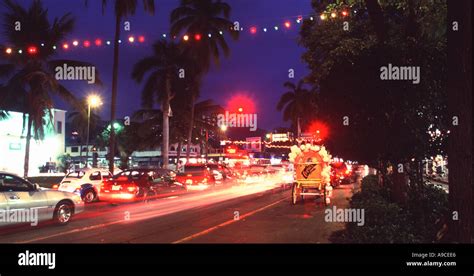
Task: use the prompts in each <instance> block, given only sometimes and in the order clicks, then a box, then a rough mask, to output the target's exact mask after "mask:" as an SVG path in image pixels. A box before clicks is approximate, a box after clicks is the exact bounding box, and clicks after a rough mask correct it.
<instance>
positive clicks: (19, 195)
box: [0, 172, 84, 226]
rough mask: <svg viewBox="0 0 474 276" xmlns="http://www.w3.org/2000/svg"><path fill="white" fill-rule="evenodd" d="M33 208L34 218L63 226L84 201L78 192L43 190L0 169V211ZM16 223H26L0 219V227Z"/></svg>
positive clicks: (80, 209) (82, 207)
mask: <svg viewBox="0 0 474 276" xmlns="http://www.w3.org/2000/svg"><path fill="white" fill-rule="evenodd" d="M35 209H36V210H37V211H35V212H37V217H36V218H37V220H38V221H45V220H53V221H54V222H56V223H57V224H59V225H65V224H67V223H69V221H70V220H71V218H72V217H73V216H74V215H75V214H78V213H81V212H82V211H83V210H84V202H83V201H82V199H81V197H80V196H79V195H78V194H74V193H69V192H62V191H56V190H51V189H44V188H41V187H40V186H39V185H38V184H32V183H31V182H29V181H27V180H25V179H23V178H21V177H19V176H17V175H15V174H12V173H7V172H0V210H3V211H6V210H8V211H9V212H12V211H15V212H17V211H18V212H19V211H22V212H24V211H33V210H35ZM18 223H27V222H26V221H4V220H0V226H7V225H12V224H18ZM30 223H31V222H30Z"/></svg>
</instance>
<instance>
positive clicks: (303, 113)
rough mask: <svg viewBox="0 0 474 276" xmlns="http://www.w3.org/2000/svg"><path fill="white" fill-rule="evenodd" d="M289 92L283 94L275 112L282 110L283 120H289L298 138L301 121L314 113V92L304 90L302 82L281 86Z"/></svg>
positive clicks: (306, 119) (287, 83) (286, 83)
mask: <svg viewBox="0 0 474 276" xmlns="http://www.w3.org/2000/svg"><path fill="white" fill-rule="evenodd" d="M283 86H284V87H285V88H287V89H289V91H287V92H285V93H284V94H283V95H282V96H281V97H280V101H279V102H278V104H277V110H278V111H282V110H283V120H285V121H288V120H290V121H291V123H292V127H293V129H294V133H295V134H296V135H297V136H299V135H300V132H301V120H302V119H305V122H307V121H308V118H309V117H310V116H311V115H312V114H313V113H314V112H315V111H316V92H315V91H313V90H309V89H307V88H305V87H304V86H305V82H304V80H300V81H299V82H298V84H296V85H295V84H294V83H292V82H289V81H287V82H285V83H284V85H283Z"/></svg>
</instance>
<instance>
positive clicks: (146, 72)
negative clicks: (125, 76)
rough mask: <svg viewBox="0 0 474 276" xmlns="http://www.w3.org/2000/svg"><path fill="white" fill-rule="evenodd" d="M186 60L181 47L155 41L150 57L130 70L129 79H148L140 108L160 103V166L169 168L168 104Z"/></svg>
mask: <svg viewBox="0 0 474 276" xmlns="http://www.w3.org/2000/svg"><path fill="white" fill-rule="evenodd" d="M187 63H188V60H187V59H186V57H185V56H184V55H183V51H182V48H181V47H180V46H179V45H178V44H177V43H174V42H171V41H167V40H158V41H157V42H156V43H154V44H153V55H151V56H149V57H145V58H143V59H142V60H140V61H139V62H137V63H136V64H135V66H134V68H133V71H132V78H133V79H135V80H136V81H137V82H142V81H143V79H144V78H145V77H146V78H147V80H146V82H145V85H144V86H143V90H142V106H143V107H144V108H147V109H151V108H153V106H154V104H156V103H159V104H161V110H162V112H163V125H162V127H163V143H162V147H161V150H162V157H163V167H164V168H168V161H169V154H168V151H169V117H170V116H171V110H170V101H171V100H172V99H173V97H174V95H175V90H174V88H176V87H178V84H179V82H180V81H179V79H178V73H179V70H180V69H181V68H184V67H185V66H186V64H187Z"/></svg>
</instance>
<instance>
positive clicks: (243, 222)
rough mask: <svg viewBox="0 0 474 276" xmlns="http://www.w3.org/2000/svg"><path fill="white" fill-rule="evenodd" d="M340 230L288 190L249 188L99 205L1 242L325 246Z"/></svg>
mask: <svg viewBox="0 0 474 276" xmlns="http://www.w3.org/2000/svg"><path fill="white" fill-rule="evenodd" d="M353 189H354V185H353V184H351V185H343V186H340V187H339V188H337V189H335V190H334V192H333V198H332V202H331V204H332V205H335V206H337V207H338V208H344V207H346V206H347V204H348V198H350V197H351V195H352V191H353ZM342 228H343V224H342V223H337V222H325V221H324V206H323V205H322V203H321V202H319V201H317V200H315V199H314V198H311V197H310V198H308V199H306V200H305V202H304V203H299V204H298V205H296V206H292V205H291V204H290V189H289V186H282V185H280V184H271V183H254V184H249V185H244V186H233V187H221V188H216V189H213V190H209V191H200V192H190V193H187V194H183V195H176V196H171V197H168V198H161V199H157V200H153V201H150V202H138V203H127V204H119V205H111V204H108V203H103V202H98V203H94V204H91V205H87V206H86V211H85V212H83V213H81V214H78V215H77V216H76V217H74V219H73V221H71V223H69V224H68V225H66V226H54V225H48V224H47V223H46V224H40V225H39V226H36V227H31V226H24V227H16V228H8V229H2V230H0V233H1V235H0V243H326V242H329V241H328V237H329V235H330V234H331V232H333V231H336V230H339V229H342Z"/></svg>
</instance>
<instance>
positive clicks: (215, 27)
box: [170, 0, 239, 159]
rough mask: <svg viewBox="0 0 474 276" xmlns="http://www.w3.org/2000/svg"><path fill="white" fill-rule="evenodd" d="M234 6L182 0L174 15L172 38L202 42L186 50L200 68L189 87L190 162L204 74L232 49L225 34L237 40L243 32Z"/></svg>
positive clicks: (214, 0) (210, 0) (211, 0)
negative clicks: (234, 16)
mask: <svg viewBox="0 0 474 276" xmlns="http://www.w3.org/2000/svg"><path fill="white" fill-rule="evenodd" d="M230 11H231V7H230V5H229V4H227V3H225V2H222V1H221V0H181V4H180V6H179V7H177V8H176V9H174V10H173V11H172V12H171V16H170V21H171V35H172V36H176V37H179V36H180V34H183V33H187V34H188V35H190V36H191V37H192V38H193V37H195V36H196V35H199V36H200V40H192V41H188V44H189V47H186V50H187V51H189V52H190V55H191V56H192V57H193V58H194V59H195V60H196V64H199V65H200V68H199V70H198V71H197V72H193V75H194V76H196V78H195V79H194V80H193V82H194V84H192V85H191V86H190V88H189V90H188V91H189V93H190V95H189V96H190V99H191V103H190V107H191V117H190V119H189V122H190V123H189V129H188V139H187V140H188V146H187V153H186V158H187V159H189V155H190V146H191V141H192V132H193V127H194V125H193V122H194V109H193V108H194V102H195V101H196V99H197V98H198V97H199V87H200V82H201V81H200V79H201V78H202V74H204V73H206V72H208V70H209V68H210V65H211V62H212V61H214V63H215V64H219V60H220V57H221V51H222V52H223V53H224V55H225V56H226V57H227V56H229V54H230V49H229V46H228V44H227V41H226V40H225V37H224V35H223V34H224V33H227V34H229V35H230V36H231V38H232V39H234V40H237V39H238V37H239V32H238V31H234V30H233V23H232V22H231V21H230V20H229V18H230Z"/></svg>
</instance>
